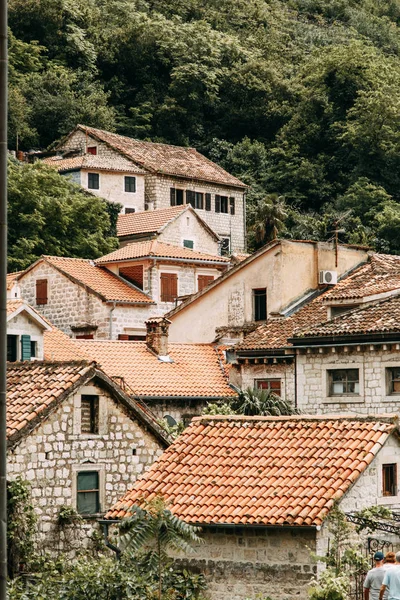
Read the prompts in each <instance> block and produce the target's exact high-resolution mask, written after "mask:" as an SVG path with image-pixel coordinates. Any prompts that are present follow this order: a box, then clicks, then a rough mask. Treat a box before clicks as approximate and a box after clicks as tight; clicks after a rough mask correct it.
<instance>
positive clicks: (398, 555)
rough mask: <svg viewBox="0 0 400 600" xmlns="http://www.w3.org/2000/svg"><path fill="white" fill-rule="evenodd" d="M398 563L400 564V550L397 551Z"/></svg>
mask: <svg viewBox="0 0 400 600" xmlns="http://www.w3.org/2000/svg"><path fill="white" fill-rule="evenodd" d="M396 563H397V564H398V565H400V552H396Z"/></svg>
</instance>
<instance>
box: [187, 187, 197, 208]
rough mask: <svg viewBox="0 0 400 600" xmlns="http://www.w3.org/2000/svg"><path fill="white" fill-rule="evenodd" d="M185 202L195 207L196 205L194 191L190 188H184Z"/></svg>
mask: <svg viewBox="0 0 400 600" xmlns="http://www.w3.org/2000/svg"><path fill="white" fill-rule="evenodd" d="M186 204H190V205H191V206H193V208H195V206H196V192H193V191H192V190H186Z"/></svg>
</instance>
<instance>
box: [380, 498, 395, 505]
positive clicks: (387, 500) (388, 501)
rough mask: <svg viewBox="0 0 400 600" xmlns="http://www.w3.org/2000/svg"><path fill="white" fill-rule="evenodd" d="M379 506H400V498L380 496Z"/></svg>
mask: <svg viewBox="0 0 400 600" xmlns="http://www.w3.org/2000/svg"><path fill="white" fill-rule="evenodd" d="M378 504H382V505H388V504H400V496H379V498H378Z"/></svg>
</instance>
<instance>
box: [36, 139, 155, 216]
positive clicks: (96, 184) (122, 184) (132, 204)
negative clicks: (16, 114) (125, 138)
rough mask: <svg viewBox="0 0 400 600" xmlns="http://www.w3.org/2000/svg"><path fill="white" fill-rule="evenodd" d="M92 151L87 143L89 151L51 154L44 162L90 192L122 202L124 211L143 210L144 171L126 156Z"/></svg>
mask: <svg viewBox="0 0 400 600" xmlns="http://www.w3.org/2000/svg"><path fill="white" fill-rule="evenodd" d="M91 150H92V148H91V147H90V146H88V148H87V152H86V154H80V155H79V156H68V154H67V155H66V156H62V155H56V156H50V157H47V158H45V159H43V162H44V163H45V164H46V165H48V166H49V167H52V168H54V169H56V170H57V171H58V172H59V173H60V175H64V176H66V177H68V178H69V179H71V180H72V181H73V182H74V183H77V184H78V185H80V186H82V187H83V188H84V189H85V190H87V191H88V192H91V193H93V194H95V195H96V196H100V197H101V198H105V199H106V200H108V201H109V202H117V203H119V204H122V206H123V209H122V211H123V212H124V213H125V214H127V213H131V212H137V211H143V210H144V209H145V200H144V185H145V171H144V170H143V169H141V168H140V167H139V166H138V165H135V164H133V163H132V161H130V160H127V159H126V158H124V157H123V156H118V155H114V156H108V155H104V156H103V155H102V156H97V155H93V154H91Z"/></svg>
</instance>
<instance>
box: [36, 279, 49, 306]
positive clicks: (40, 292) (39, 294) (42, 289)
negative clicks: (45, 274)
mask: <svg viewBox="0 0 400 600" xmlns="http://www.w3.org/2000/svg"><path fill="white" fill-rule="evenodd" d="M47 301H48V298H47V279H37V280H36V304H47Z"/></svg>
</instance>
